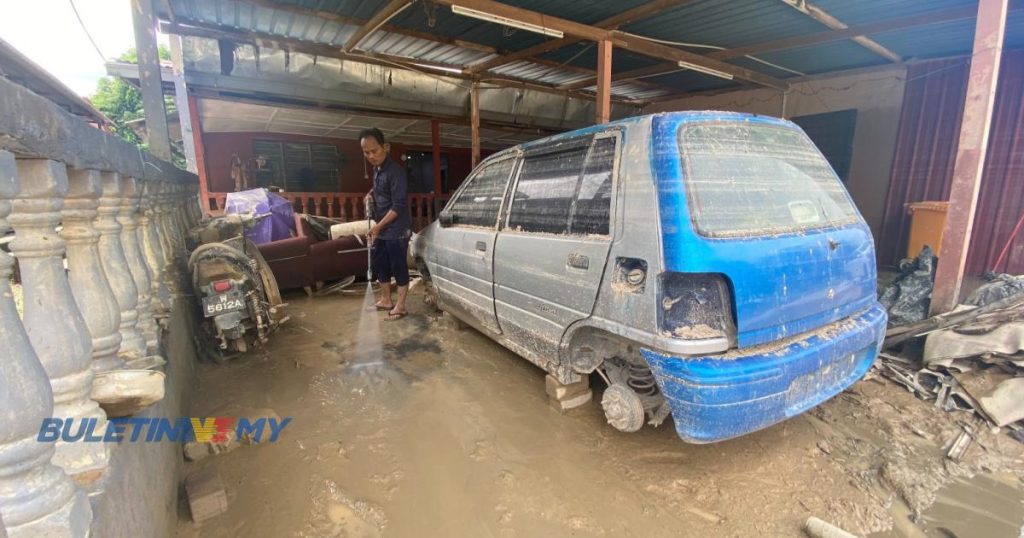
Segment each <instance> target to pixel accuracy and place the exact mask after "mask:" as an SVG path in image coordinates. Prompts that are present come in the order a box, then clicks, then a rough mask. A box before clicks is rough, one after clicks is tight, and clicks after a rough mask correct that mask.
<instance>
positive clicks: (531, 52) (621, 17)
mask: <svg viewBox="0 0 1024 538" xmlns="http://www.w3.org/2000/svg"><path fill="white" fill-rule="evenodd" d="M692 1H693V0H653V1H651V2H647V3H645V4H641V5H639V6H637V7H635V8H633V9H627V10H626V11H623V12H622V13H619V14H617V15H615V16H612V17H609V18H607V19H604V20H603V21H600V22H598V23H597V24H595V25H594V26H596V27H598V28H603V29H607V30H614V29H617V28H618V27H620V26H623V25H626V24H629V23H631V22H635V21H638V20H642V19H645V18H647V17H650V16H651V15H654V14H655V13H657V12H659V11H663V10H666V9H669V8H673V7H676V6H681V5H683V4H687V3H689V2H692ZM580 41H582V39H577V38H573V37H566V38H562V39H554V40H551V41H545V42H543V43H540V44H538V45H534V46H532V47H527V48H525V49H523V50H518V51H516V52H511V53H508V54H504V55H502V56H499V57H498V58H494V59H492V60H488V61H486V62H481V63H478V64H475V65H473V66H472V67H470V68H469V71H470V72H471V73H481V72H483V71H489V70H491V69H493V68H495V67H498V66H499V65H505V64H510V63H512V62H516V61H519V60H527V59H529V60H530V61H536V59H535V58H533V57H534V56H537V55H538V54H544V53H545V52H551V51H553V50H558V49H560V48H562V47H567V46H569V45H572V44H574V43H579V42H580Z"/></svg>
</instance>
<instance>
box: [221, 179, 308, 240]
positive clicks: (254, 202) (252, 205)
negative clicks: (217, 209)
mask: <svg viewBox="0 0 1024 538" xmlns="http://www.w3.org/2000/svg"><path fill="white" fill-rule="evenodd" d="M224 214H225V215H231V214H237V215H252V216H254V217H262V216H265V218H262V219H259V221H258V222H257V223H256V225H255V226H253V227H252V228H250V229H248V230H246V231H245V236H246V237H247V238H249V240H250V241H252V242H253V243H256V244H257V245H262V244H263V243H269V242H271V241H277V240H279V239H287V238H289V237H292V236H293V235H295V212H294V210H293V209H292V203H291V202H289V201H288V200H286V199H284V198H282V197H280V196H278V195H276V194H274V193H272V192H269V191H267V189H252V190H248V191H242V192H229V193H228V196H227V200H226V201H225V203H224Z"/></svg>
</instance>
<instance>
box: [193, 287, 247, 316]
mask: <svg viewBox="0 0 1024 538" xmlns="http://www.w3.org/2000/svg"><path fill="white" fill-rule="evenodd" d="M238 310H245V301H243V300H242V294H240V293H225V294H223V295H214V296H212V297H203V313H204V314H205V315H206V317H208V318H210V317H213V316H219V315H221V314H226V313H228V312H235V311H238Z"/></svg>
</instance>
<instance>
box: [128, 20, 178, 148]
mask: <svg viewBox="0 0 1024 538" xmlns="http://www.w3.org/2000/svg"><path fill="white" fill-rule="evenodd" d="M131 6H132V24H133V25H134V27H135V50H136V51H138V57H139V87H140V88H141V91H142V109H143V112H144V113H145V116H146V134H147V135H148V136H147V142H148V143H149V151H150V152H151V153H152V154H153V155H155V156H157V157H159V158H161V159H163V160H165V161H170V160H171V135H170V132H169V131H168V130H167V110H166V109H165V108H164V89H163V80H161V75H160V58H159V55H158V53H157V44H156V17H154V16H153V3H152V0H132V2H131Z"/></svg>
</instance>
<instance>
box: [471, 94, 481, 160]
mask: <svg viewBox="0 0 1024 538" xmlns="http://www.w3.org/2000/svg"><path fill="white" fill-rule="evenodd" d="M469 129H470V144H471V145H472V151H471V155H472V158H471V163H472V166H473V168H476V165H477V164H479V163H480V83H479V82H474V83H473V87H472V89H470V90H469Z"/></svg>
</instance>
